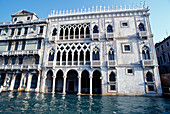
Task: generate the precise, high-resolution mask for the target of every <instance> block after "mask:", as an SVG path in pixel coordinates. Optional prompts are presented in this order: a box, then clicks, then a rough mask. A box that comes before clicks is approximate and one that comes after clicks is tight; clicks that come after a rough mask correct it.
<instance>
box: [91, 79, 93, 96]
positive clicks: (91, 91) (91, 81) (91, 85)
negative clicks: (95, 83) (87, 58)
mask: <svg viewBox="0 0 170 114" xmlns="http://www.w3.org/2000/svg"><path fill="white" fill-rule="evenodd" d="M92 80H93V77H92V76H90V95H92Z"/></svg>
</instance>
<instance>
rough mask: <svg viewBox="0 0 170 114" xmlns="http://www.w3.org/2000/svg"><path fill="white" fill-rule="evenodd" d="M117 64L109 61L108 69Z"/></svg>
mask: <svg viewBox="0 0 170 114" xmlns="http://www.w3.org/2000/svg"><path fill="white" fill-rule="evenodd" d="M115 65H116V63H115V60H108V61H107V67H108V68H110V67H115Z"/></svg>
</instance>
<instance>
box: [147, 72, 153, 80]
mask: <svg viewBox="0 0 170 114" xmlns="http://www.w3.org/2000/svg"><path fill="white" fill-rule="evenodd" d="M146 81H147V82H153V76H152V73H151V72H148V73H147V74H146Z"/></svg>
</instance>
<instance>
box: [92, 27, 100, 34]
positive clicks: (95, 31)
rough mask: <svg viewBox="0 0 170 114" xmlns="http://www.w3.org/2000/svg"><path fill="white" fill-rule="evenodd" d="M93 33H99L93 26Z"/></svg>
mask: <svg viewBox="0 0 170 114" xmlns="http://www.w3.org/2000/svg"><path fill="white" fill-rule="evenodd" d="M93 33H99V30H98V27H97V25H95V26H94V27H93Z"/></svg>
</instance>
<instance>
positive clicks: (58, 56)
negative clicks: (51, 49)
mask: <svg viewBox="0 0 170 114" xmlns="http://www.w3.org/2000/svg"><path fill="white" fill-rule="evenodd" d="M57 61H60V52H58V53H57Z"/></svg>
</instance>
